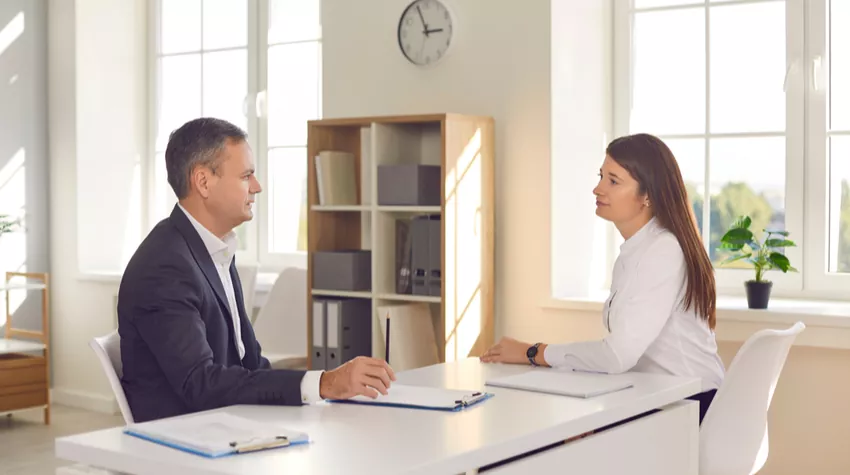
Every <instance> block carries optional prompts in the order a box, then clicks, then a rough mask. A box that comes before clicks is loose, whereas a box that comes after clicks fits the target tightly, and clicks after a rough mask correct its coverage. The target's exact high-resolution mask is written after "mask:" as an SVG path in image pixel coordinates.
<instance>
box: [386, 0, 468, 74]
mask: <svg viewBox="0 0 850 475" xmlns="http://www.w3.org/2000/svg"><path fill="white" fill-rule="evenodd" d="M453 28H454V27H453V22H452V16H451V13H450V12H449V10H448V9H447V8H446V6H445V5H443V4H442V3H441V2H440V1H439V0H415V1H414V2H413V3H411V4H410V5H409V6H408V7H407V8H406V9H405V10H404V13H402V14H401V18H400V19H399V23H398V45H399V47H400V48H401V52H402V53H403V54H404V56H405V57H406V58H407V59H408V60H409V61H410V62H412V63H414V64H417V65H420V66H424V65H429V64H433V63H436V62H437V61H439V60H440V59H442V57H443V56H444V55H445V54H446V51H448V49H449V46H450V45H451V43H452V33H453Z"/></svg>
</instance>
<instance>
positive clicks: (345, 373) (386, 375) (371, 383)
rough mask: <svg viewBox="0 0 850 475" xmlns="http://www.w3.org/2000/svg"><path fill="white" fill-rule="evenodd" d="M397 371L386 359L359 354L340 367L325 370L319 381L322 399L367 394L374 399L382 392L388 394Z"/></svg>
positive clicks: (345, 397) (346, 397)
mask: <svg viewBox="0 0 850 475" xmlns="http://www.w3.org/2000/svg"><path fill="white" fill-rule="evenodd" d="M392 381H395V373H394V372H393V370H392V368H390V365H388V364H387V363H386V362H385V361H384V360H379V359H375V358H368V357H366V356H358V357H357V358H354V359H353V360H351V361H348V362H346V363H345V364H343V365H342V366H340V367H339V368H336V369H333V370H330V371H325V372H324V373H322V379H321V381H320V382H319V396H320V397H321V398H322V399H349V398H352V397H354V396H367V397H370V398H372V399H375V398H376V397H378V393H379V392H380V393H381V394H383V395H386V394H387V389H389V387H390V383H391V382H392Z"/></svg>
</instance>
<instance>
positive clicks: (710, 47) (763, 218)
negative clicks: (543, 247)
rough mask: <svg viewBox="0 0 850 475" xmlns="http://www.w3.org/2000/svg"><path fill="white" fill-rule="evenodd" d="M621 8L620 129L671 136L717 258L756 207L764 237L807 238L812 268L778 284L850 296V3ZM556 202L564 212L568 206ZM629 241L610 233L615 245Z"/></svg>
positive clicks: (635, 3) (803, 241) (798, 257)
mask: <svg viewBox="0 0 850 475" xmlns="http://www.w3.org/2000/svg"><path fill="white" fill-rule="evenodd" d="M614 5H615V8H614V29H613V43H612V45H613V52H612V53H613V58H614V60H613V64H614V68H613V73H612V78H611V80H612V84H613V92H614V94H613V97H614V100H613V101H614V103H613V109H614V115H613V124H612V129H613V130H612V132H613V135H614V136H621V135H626V134H631V133H638V132H647V133H651V134H654V135H657V136H659V137H660V138H661V139H662V140H664V141H665V142H666V143H667V144H668V145H669V146H670V148H671V149H672V151H673V153H674V154H675V156H676V158H677V160H678V162H679V166H680V168H681V170H682V174H683V177H684V179H685V181H686V185H687V187H688V191H689V195H690V196H691V201H692V205H693V207H694V210H695V212H696V215H697V218H698V221H699V224H700V226H701V229H702V233H703V239H704V242H705V245H706V249H707V251H708V252H709V254H710V256H711V258H712V260H713V262H715V264H719V262H720V261H721V260H722V259H723V257H724V256H723V254H722V253H721V252H719V251H717V247H718V245H719V240H720V237H721V236H722V235H723V233H724V232H725V231H726V229H728V227H729V225H730V224H731V223H732V221H733V220H734V219H735V218H736V217H737V216H739V215H742V214H747V215H749V216H751V217H752V219H753V221H754V225H753V229H754V231H756V232H757V234H758V233H759V232H760V231H761V230H762V229H763V228H767V229H784V230H787V231H789V232H790V233H791V239H793V240H795V241H796V242H797V243H798V247H796V248H788V249H787V250H786V251H785V252H786V255H788V256H789V258H790V259H791V261H792V264H793V265H794V266H795V267H797V268H798V269H799V270H800V272H799V273H788V274H782V273H781V272H779V271H774V272H771V274H769V277H770V279H771V280H773V281H774V291H775V292H776V293H777V294H780V295H785V296H810V297H819V296H820V297H841V296H842V295H841V292H840V291H841V289H842V288H844V289H846V288H848V286H850V86H848V85H850V32H848V31H847V28H840V27H835V26H836V25H845V26H846V25H848V24H850V2H844V1H842V0H815V1H811V2H806V1H804V0H739V1H735V2H730V1H725V0H705V1H699V0H615V4H614ZM602 105H604V101H602ZM600 156H601V154H600ZM592 159H593V160H596V161H601V160H599V157H592ZM555 199H556V200H555V202H554V203H553V209H554V208H559V209H562V210H563V209H565V208H566V207H568V204H567V203H566V202H562V201H558V200H559V198H557V197H555ZM573 199H574V198H573ZM612 232H613V233H616V230H613V231H612ZM561 241H563V240H562V239H559V237H558V236H553V243H554V245H555V246H557V245H558V242H561ZM621 242H622V240H621V239H620V238H619V235H617V236H616V238H615V239H609V244H608V250H607V253H608V254H609V256H616V253H617V251H618V248H619V244H620V243H621ZM556 254H557V252H555V251H554V250H553V256H555V255H556ZM607 262H608V263H609V266H610V264H611V263H612V262H613V258H609V259H608V260H607ZM556 266H557V262H555V261H553V268H554V267H556ZM715 269H716V272H717V279H718V287H719V290H720V291H721V292H730V293H732V292H738V293H740V292H742V291H743V286H742V283H743V281H744V280H746V279H749V278H751V276H752V270H751V269H735V268H734V267H728V266H722V267H721V266H719V265H716V267H715ZM553 279H557V275H556V274H555V273H553ZM558 287H559V286H558V284H557V282H553V292H556V295H555V296H556V297H557V296H558V295H557V288H558Z"/></svg>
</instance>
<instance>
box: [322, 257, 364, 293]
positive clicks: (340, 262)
mask: <svg viewBox="0 0 850 475" xmlns="http://www.w3.org/2000/svg"><path fill="white" fill-rule="evenodd" d="M313 288H314V289H317V290H371V289H372V252H371V251H367V250H348V251H319V252H314V253H313Z"/></svg>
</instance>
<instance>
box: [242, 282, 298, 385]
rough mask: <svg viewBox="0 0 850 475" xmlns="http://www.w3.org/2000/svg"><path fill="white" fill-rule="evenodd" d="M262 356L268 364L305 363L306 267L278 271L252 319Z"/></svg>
mask: <svg viewBox="0 0 850 475" xmlns="http://www.w3.org/2000/svg"><path fill="white" fill-rule="evenodd" d="M254 333H255V334H256V336H257V341H259V342H260V346H261V347H262V352H263V356H265V357H266V358H268V360H269V362H270V363H271V365H272V368H276V369H295V368H306V367H307V271H306V270H305V269H299V268H296V267H290V268H287V269H286V270H284V271H283V272H281V274H280V276H278V278H277V280H276V281H275V283H274V285H273V286H272V288H271V290H270V291H269V294H268V297H267V299H266V302H265V304H263V306H262V308H260V311H259V313H258V314H257V319H256V321H255V322H254Z"/></svg>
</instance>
